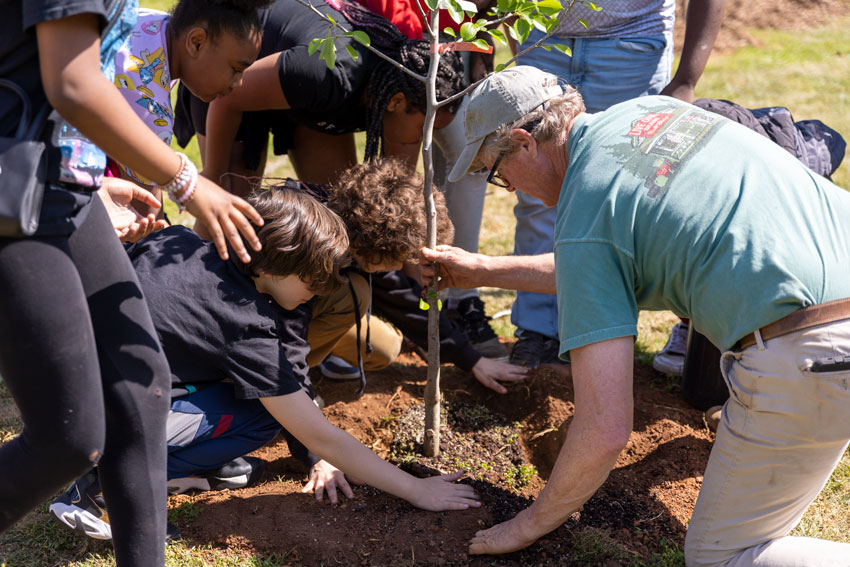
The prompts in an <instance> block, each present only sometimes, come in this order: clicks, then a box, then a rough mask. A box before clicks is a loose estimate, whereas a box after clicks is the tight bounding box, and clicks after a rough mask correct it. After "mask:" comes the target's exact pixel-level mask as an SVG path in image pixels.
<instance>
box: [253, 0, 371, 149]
mask: <svg viewBox="0 0 850 567" xmlns="http://www.w3.org/2000/svg"><path fill="white" fill-rule="evenodd" d="M316 9H317V10H318V11H319V12H322V13H324V14H328V15H330V16H331V17H332V18H333V19H334V20H335V21H336V22H338V23H340V24H343V25H345V26H346V27H347V28H350V27H351V25H350V24H349V23H348V21H347V20H346V19H345V16H343V15H342V14H341V13H340V12H338V11H336V10H335V9H333V8H332V7H331V6H330V5H328V4H326V3H324V2H318V3H316ZM262 18H263V43H262V46H261V48H260V57H264V56H266V55H270V54H272V53H278V52H279V53H280V57H279V58H278V63H277V70H278V76H279V78H280V86H281V87H282V88H283V94H284V96H286V100H287V102H289V105H290V106H291V107H292V109H291V110H288V111H282V112H284V113H285V114H286V117H287V119H288V120H290V121H292V122H295V123H298V124H301V125H303V126H307V127H309V128H313V129H316V130H322V131H324V132H327V133H329V134H343V133H348V132H355V131H359V130H363V129H365V128H366V107H365V105H364V104H363V102H362V100H363V93H364V91H365V89H366V85H367V83H368V82H369V77H370V76H371V74H372V70H373V69H374V68H375V65H376V63H377V62H378V59H377V57H376V56H375V55H374V54H372V52H370V51H369V50H368V49H366V48H365V47H363V46H361V45H360V44H359V43H357V42H356V41H354V40H353V39H351V38H348V37H340V38H337V40H336V46H337V60H336V65H334V68H333V69H328V66H327V64H326V63H325V62H324V61H322V60H321V59H320V58H319V54H318V53H314V54H313V55H310V54H309V53H308V52H307V49H308V47H309V45H310V42H311V41H312V40H313V39H314V38H324V37H325V36H326V35H327V33H328V29H329V28H330V24H329V23H328V22H326V21H325V20H323V19H322V18H321V17H320V16H318V15H317V14H316V13H315V12H313V11H312V10H311V9H310V8H308V7H306V6H304V5H303V4H300V3H299V2H297V0H277V1H276V2H275V3H274V5H273V6H272V7H271V8H269V9H268V10H265V11H264V12H263V13H262ZM345 46H351V47H353V48H354V49H356V50H357V53H358V55H359V56H358V58H357V60H356V61H355V60H353V59H352V58H351V57H350V56H349V55H348V52H347V50H346V47H345Z"/></svg>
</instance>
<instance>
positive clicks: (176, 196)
mask: <svg viewBox="0 0 850 567" xmlns="http://www.w3.org/2000/svg"><path fill="white" fill-rule="evenodd" d="M177 155H178V156H180V169H179V170H177V173H175V174H174V177H173V178H171V181H169V182H168V183H166V184H165V185H161V186H160V187H162V188H163V189H164V190H165V191H167V192H168V194H169V195H170V196H171V200H172V201H174V202H175V203H177V206H178V207H180V210H181V211H182V210H183V209H185V208H186V203H188V202H189V201H191V200H192V197H194V195H195V186H196V185H197V183H198V168H197V167H195V164H194V163H192V162H191V161H190V160H189V158H188V157H186V154H183V153H180V152H178V153H177Z"/></svg>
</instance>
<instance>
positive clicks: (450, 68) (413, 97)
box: [339, 1, 467, 160]
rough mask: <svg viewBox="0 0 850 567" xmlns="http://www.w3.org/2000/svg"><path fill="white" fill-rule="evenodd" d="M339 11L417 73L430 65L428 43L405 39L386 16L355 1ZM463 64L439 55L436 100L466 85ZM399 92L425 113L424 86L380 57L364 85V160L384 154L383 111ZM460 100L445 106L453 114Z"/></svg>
mask: <svg viewBox="0 0 850 567" xmlns="http://www.w3.org/2000/svg"><path fill="white" fill-rule="evenodd" d="M339 11H340V12H341V13H342V14H343V15H344V16H345V18H346V19H347V20H348V21H349V22H351V25H352V27H354V28H355V29H357V30H361V31H364V32H366V33H368V34H369V39H370V42H371V44H372V46H373V47H374V48H375V49H377V50H378V51H380V52H381V53H383V54H384V55H387V56H388V57H390V58H391V59H394V60H395V61H397V62H399V63H401V64H402V65H403V66H404V67H406V68H407V69H410V70H411V71H413V72H414V73H416V74H418V75H427V73H428V66H429V64H430V58H431V55H430V45H429V44H428V42H427V41H424V40H421V39H408V38H407V37H405V36H404V34H402V33H401V32H400V31H399V30H398V28H397V27H395V25H393V24H392V23H391V22H390V21H389V20H387V19H386V18H384V17H382V16H379V15H378V14H375V13H373V12H370V11H368V10H366V9H365V8H362V7H361V6H359V5H357V4H352V3H349V2H345V1H343V2H340V8H339ZM466 85H467V83H466V79H465V78H464V73H463V63H462V62H461V60H460V57H459V56H458V54H457V53H455V52H449V53H445V54H443V55H442V56H441V57H440V66H439V68H438V69H437V85H436V87H437V100H443V99H446V98H448V97H450V96H452V95H454V94H456V93H458V92H460V91H462V90H463V89H464V88H466ZM398 92H401V93H403V94H404V96H405V98H406V99H407V102H408V104H410V105H411V106H412V107H413V108H415V109H416V110H418V111H420V112H422V113H423V114H425V111H426V110H427V100H426V94H425V85H424V84H423V83H421V82H420V81H418V80H416V79H414V78H413V77H411V76H409V75H408V74H407V73H404V72H402V71H401V70H399V69H397V68H396V67H395V66H393V65H391V64H390V63H389V62H387V61H385V60H383V59H379V60H378V63H377V65H376V66H375V68H374V70H373V71H372V76H371V77H370V78H369V83H368V86H367V87H366V98H367V100H368V106H367V108H366V155H365V158H366V160H371V159H374V158H376V157H378V155H383V148H382V147H381V140H382V138H383V131H384V111H385V110H386V109H387V105H388V104H389V103H390V99H392V97H393V95H395V94H396V93H398ZM460 104H461V100H460V99H458V100H455V101H453V102H452V103H451V104H449V105H448V106H446V107H444V108H445V109H447V110H448V111H449V112H451V113H452V114H454V113H455V112H456V111H457V109H458V108H459V107H460Z"/></svg>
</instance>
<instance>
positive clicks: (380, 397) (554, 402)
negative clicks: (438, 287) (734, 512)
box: [171, 353, 713, 566]
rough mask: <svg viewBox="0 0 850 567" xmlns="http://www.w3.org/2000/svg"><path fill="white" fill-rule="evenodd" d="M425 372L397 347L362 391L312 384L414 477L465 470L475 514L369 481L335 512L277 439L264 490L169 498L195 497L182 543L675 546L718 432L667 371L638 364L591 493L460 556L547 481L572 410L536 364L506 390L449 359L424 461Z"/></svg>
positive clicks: (413, 555) (268, 454)
mask: <svg viewBox="0 0 850 567" xmlns="http://www.w3.org/2000/svg"><path fill="white" fill-rule="evenodd" d="M425 370H426V369H425V366H424V363H423V362H422V361H421V360H420V359H419V357H418V356H416V355H415V354H412V353H405V354H403V355H402V357H401V359H400V361H399V363H397V364H395V365H394V366H393V367H391V368H388V369H386V370H383V371H380V372H372V373H370V374H369V381H368V385H367V388H366V393H365V395H364V396H363V397H362V398H360V399H357V398H356V390H357V383H356V382H332V381H329V380H323V379H322V378H321V376H319V375H317V376H314V380H315V381H316V388H317V391H318V392H319V394H320V395H321V396H322V398H324V400H325V402H326V404H327V406H326V408H325V414H326V415H327V417H328V419H329V420H330V421H331V422H332V423H334V424H335V425H337V426H338V427H340V428H342V429H344V430H346V431H348V432H349V433H351V434H352V435H354V436H355V437H357V438H358V439H359V440H360V441H362V442H363V443H364V444H365V445H366V446H367V447H371V448H372V449H373V450H374V451H375V452H376V453H378V454H379V455H381V456H382V457H384V458H390V459H392V460H394V461H395V462H397V463H400V465H401V466H402V467H403V468H405V469H406V470H408V471H409V472H411V473H413V474H419V475H427V474H429V473H431V472H432V471H434V470H443V471H446V472H449V471H452V470H456V469H457V468H461V467H462V468H464V470H466V471H467V479H466V480H464V482H470V483H471V484H472V485H473V486H474V487H475V489H476V490H477V492H478V494H479V495H480V497H481V499H482V503H483V506H482V507H481V508H480V509H471V510H467V511H462V512H443V513H430V512H423V511H419V510H416V509H414V508H413V507H412V506H411V505H409V504H407V503H406V502H404V501H402V500H399V499H397V498H393V497H391V496H388V495H386V494H383V493H380V492H379V491H377V490H374V489H372V488H369V487H358V488H356V489H355V498H354V499H353V500H346V501H345V502H342V503H341V504H339V505H337V506H331V505H329V504H328V503H327V502H322V503H317V502H316V501H315V499H314V498H313V496H312V495H308V494H301V492H300V489H301V486H302V484H303V480H304V478H305V471H304V469H303V468H302V466H301V465H300V464H299V463H298V462H297V461H296V460H295V459H293V458H292V457H290V456H289V452H288V449H287V448H286V443H285V442H283V441H282V440H278V441H276V442H275V443H273V444H272V445H270V446H268V447H266V448H264V449H262V450H260V451H258V452H257V453H256V455H257V456H259V457H262V458H263V459H265V460H266V461H267V463H268V465H267V470H266V472H265V474H264V477H263V482H262V483H261V484H260V485H258V486H255V487H253V488H249V489H244V490H236V491H232V492H231V491H223V492H206V493H200V494H195V495H181V496H177V497H173V498H172V501H171V505H172V507H179V506H185V505H186V503H191V504H192V507H193V508H194V509H195V511H196V512H197V517H196V518H195V519H194V520H193V521H191V522H189V523H188V524H185V525H183V524H181V528H182V531H183V537H184V538H185V539H187V540H188V541H189V542H190V543H192V544H199V545H203V544H209V545H213V546H218V547H227V548H233V549H239V550H242V551H257V552H265V553H277V554H281V555H284V556H285V557H286V559H287V560H288V561H291V562H293V563H298V562H300V563H302V564H303V565H386V566H389V565H393V566H396V565H456V566H460V565H464V566H467V565H468V566H481V565H541V566H544V565H571V564H576V562H577V561H578V560H579V559H581V558H580V557H579V555H580V554H582V553H584V554H586V553H588V549H587V548H588V546H591V547H592V546H593V545H594V544H593V542H594V541H596V542H599V541H601V542H607V545H604V546H602V547H601V548H599V549H596V548H594V549H593V550H591V551H592V552H594V553H601V554H602V555H597V556H594V557H595V559H596V560H599V563H598V564H599V565H606V564H607V565H610V566H613V565H620V564H624V563H621V562H626V563H628V562H630V561H631V560H635V559H640V558H645V557H647V556H649V555H650V554H651V553H653V552H662V551H663V550H664V549H665V547H670V546H671V545H681V544H682V543H683V541H684V534H685V526H686V525H687V522H688V518H689V516H690V513H691V511H692V509H693V506H694V503H695V501H696V496H697V493H698V491H699V486H700V482H701V480H702V476H701V475H702V471H703V469H704V468H705V464H706V462H707V459H708V454H709V452H710V450H711V443H712V440H713V435H712V433H711V432H710V431H709V430H708V428H707V427H706V425H705V422H704V421H703V414H702V412H700V411H698V410H695V409H693V408H691V407H689V406H688V405H687V404H686V403H685V402H684V401H683V400H682V399H681V396H680V394H679V393H678V392H677V391H676V390H677V388H675V387H671V386H670V382H669V380H668V379H667V378H665V377H663V376H660V375H659V374H658V373H656V372H655V371H653V370H652V369H651V368H647V367H644V366H642V365H640V364H636V366H635V424H634V433H633V434H632V436H631V439H630V441H629V444H628V446H627V448H626V450H625V451H623V453H622V454H621V456H620V458H619V460H618V462H617V465H616V468H615V469H614V471H613V472H612V473H611V475H610V477H609V478H608V480H607V481H606V482H605V484H604V485H603V486H602V488H601V489H600V490H599V492H598V493H597V494H596V495H595V496H594V497H593V498H592V499H591V500H590V501H589V502H587V503H586V504H585V506H584V507H583V508H582V509H581V511H580V512H579V513H576V514H574V515H573V517H571V518H570V519H569V520H568V521H567V522H566V523H565V524H564V525H563V526H562V527H561V528H559V529H558V530H556V531H555V532H553V533H552V534H550V535H548V536H546V537H545V538H543V539H542V540H540V541H539V542H538V543H537V544H535V545H534V546H532V547H531V548H529V549H528V550H525V551H522V552H518V553H514V554H510V555H507V556H504V557H499V558H486V559H485V558H476V557H470V556H467V554H466V548H467V541H468V539H469V538H470V536H472V535H473V534H474V533H475V531H476V530H478V529H481V528H482V527H484V526H490V525H493V524H494V523H497V522H500V521H503V520H506V519H508V518H510V517H512V516H513V515H514V514H516V513H517V512H518V511H519V510H521V509H522V508H524V507H526V506H528V504H529V503H530V502H531V500H532V499H533V498H534V497H535V496H536V495H537V494H538V493H539V492H540V490H541V489H542V488H543V486H544V484H545V481H544V479H546V478H548V476H549V474H550V472H551V470H552V466H553V465H554V462H555V459H556V457H557V455H558V450H559V448H560V446H561V443H562V441H563V438H564V435H565V434H566V429H567V427H568V426H569V422H570V419H571V418H572V415H573V403H572V400H573V390H572V381H571V379H570V378H569V377H568V376H562V375H560V374H559V373H556V372H553V371H551V370H538V371H535V372H534V373H533V374H532V375H531V376H530V377H529V378H528V379H527V380H526V381H525V382H524V383H520V384H515V385H513V386H511V387H510V388H509V392H508V394H506V395H503V396H501V395H498V394H495V393H493V392H491V391H489V390H487V389H485V388H483V387H482V386H480V385H479V384H478V383H477V382H475V380H474V378H473V377H472V376H471V375H469V374H467V373H464V372H461V371H459V370H457V369H455V368H453V367H450V366H446V367H444V368H443V371H442V376H441V382H442V387H443V393H444V397H445V400H446V402H447V403H446V406H447V411H446V414H445V415H446V417H445V418H444V419H443V425H444V433H443V437H442V443H443V446H442V452H441V456H440V457H439V458H438V459H425V458H424V457H418V458H417V457H414V452H413V451H411V449H415V447H416V445H417V443H418V442H421V432H419V430H418V429H417V427H418V426H417V425H414V423H416V421H417V420H416V418H417V417H418V418H419V419H420V420H421V416H422V415H423V411H422V408H421V400H422V395H423V392H424V385H425ZM411 408H412V409H411ZM417 437H418V439H417ZM532 467H533V468H532ZM535 469H536V471H537V472H539V476H538V475H535V474H533V473H534V471H535ZM343 500H344V499H343ZM192 515H194V514H192ZM597 547H599V546H598V545H597ZM606 553H607V554H608V555H609V556H610V557H608V558H607V559H606V556H605V554H606ZM612 554H613V555H612ZM585 560H586V558H585ZM596 560H592V561H591V562H590V563H586V562H585V563H581V564H585V565H588V564H589V565H595V564H597V562H596ZM606 562H607V563H606Z"/></svg>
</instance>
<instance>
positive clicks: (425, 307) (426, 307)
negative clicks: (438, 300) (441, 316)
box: [419, 297, 431, 311]
mask: <svg viewBox="0 0 850 567" xmlns="http://www.w3.org/2000/svg"><path fill="white" fill-rule="evenodd" d="M419 309H421V310H422V311H428V310H429V309H431V306H430V305H428V302H427V301H425V298H424V297H420V298H419Z"/></svg>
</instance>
